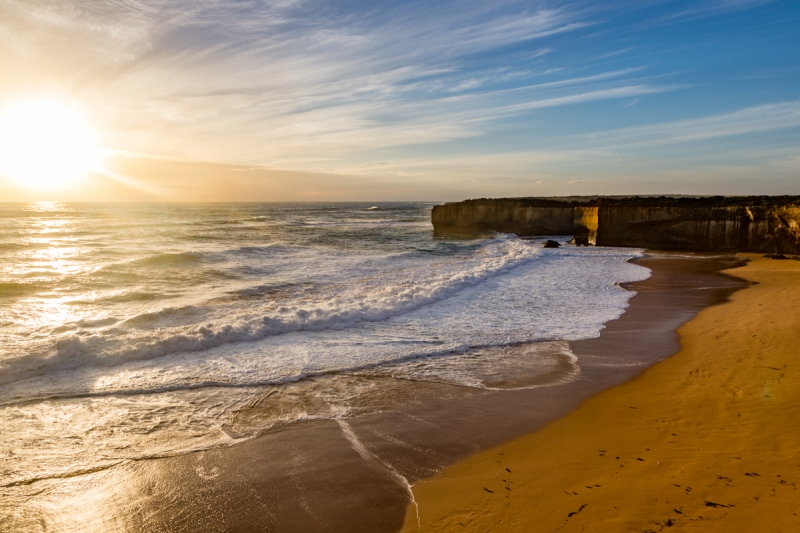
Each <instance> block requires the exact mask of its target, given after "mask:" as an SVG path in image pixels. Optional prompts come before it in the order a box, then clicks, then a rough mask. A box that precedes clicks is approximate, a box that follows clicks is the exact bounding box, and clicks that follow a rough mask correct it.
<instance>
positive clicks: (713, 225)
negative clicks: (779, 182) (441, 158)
mask: <svg viewBox="0 0 800 533" xmlns="http://www.w3.org/2000/svg"><path fill="white" fill-rule="evenodd" d="M432 221H433V225H434V229H435V230H436V231H439V232H443V231H444V232H446V231H454V230H455V231H485V230H494V231H500V232H505V233H516V234H517V235H520V236H534V235H574V236H575V238H576V242H578V243H585V244H596V245H598V246H635V247H641V248H654V249H663V250H695V251H724V252H735V251H740V252H764V253H776V252H780V253H790V254H800V197H797V196H782V197H770V196H754V197H722V196H717V197H698V198H690V197H678V198H672V197H660V198H651V197H631V198H609V197H606V198H603V197H599V198H598V197H593V198H586V199H581V198H567V199H543V198H514V199H498V200H489V199H482V200H468V201H465V202H458V203H450V204H445V205H442V206H436V207H434V209H433V214H432Z"/></svg>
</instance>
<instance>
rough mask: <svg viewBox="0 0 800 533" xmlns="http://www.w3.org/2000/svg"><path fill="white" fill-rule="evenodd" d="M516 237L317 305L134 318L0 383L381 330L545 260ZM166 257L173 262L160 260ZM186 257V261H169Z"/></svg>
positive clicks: (27, 364)
mask: <svg viewBox="0 0 800 533" xmlns="http://www.w3.org/2000/svg"><path fill="white" fill-rule="evenodd" d="M540 252H541V251H540V249H539V248H538V247H534V246H531V245H530V244H528V243H525V242H523V241H521V240H519V239H517V238H515V237H501V238H498V239H495V240H493V241H489V242H488V243H486V244H485V245H484V246H481V247H480V248H478V249H477V250H475V251H474V252H473V253H472V254H471V255H469V256H466V257H461V258H459V259H451V260H449V261H443V262H442V264H440V265H438V268H437V265H435V264H434V265H426V267H425V268H424V269H422V270H420V269H417V270H402V269H399V270H395V271H392V272H391V273H387V274H384V275H383V276H380V275H377V276H372V277H370V278H367V279H362V280H359V281H357V282H354V283H352V284H351V285H346V284H345V285H342V284H337V285H334V286H332V287H330V288H329V289H328V290H327V292H326V291H325V290H322V291H320V293H319V295H317V297H316V298H313V299H311V301H307V300H308V299H309V298H299V299H290V300H288V301H285V300H280V299H278V300H270V301H268V302H266V303H265V304H263V305H261V306H256V307H252V306H250V307H244V308H243V309H241V308H237V307H232V308H229V307H224V306H223V307H222V308H219V307H215V306H210V305H209V306H184V307H179V308H167V309H163V310H160V311H156V312H151V313H144V314H141V315H137V316H135V317H131V318H129V319H127V320H125V321H124V322H122V323H121V324H120V325H119V326H114V327H112V328H109V329H108V330H105V331H103V332H102V333H98V334H86V333H85V332H83V334H73V335H68V336H64V337H62V338H59V339H57V340H56V341H55V342H54V343H52V344H51V345H50V346H49V347H48V348H47V349H45V350H40V351H36V352H34V353H30V354H27V355H23V356H21V357H16V358H13V359H6V360H5V361H3V362H2V363H0V375H2V377H0V383H9V382H13V381H16V380H19V379H25V378H27V377H29V376H31V375H35V374H40V373H42V372H48V371H52V370H63V369H70V368H77V367H83V366H116V365H120V364H124V363H127V362H130V361H141V360H148V359H154V358H158V357H162V356H165V355H169V354H174V353H180V352H198V351H203V350H208V349H211V348H215V347H218V346H221V345H225V344H231V343H239V342H248V341H257V340H261V339H264V338H267V337H270V336H274V335H279V334H284V333H290V332H297V331H321V330H326V329H346V328H349V327H351V326H353V325H355V324H357V323H359V322H377V321H382V320H386V319H389V318H391V317H394V316H398V315H401V314H405V313H408V312H410V311H413V310H416V309H419V308H421V307H424V306H427V305H430V304H433V303H435V302H438V301H441V300H443V299H446V298H449V297H451V296H453V295H455V294H458V293H459V292H461V291H463V290H464V289H467V288H469V287H473V286H476V285H478V284H481V283H484V282H486V281H487V280H489V279H491V278H494V277H496V276H499V275H503V274H504V273H507V272H509V271H510V270H512V269H514V268H517V267H519V266H520V265H523V264H526V263H528V262H530V261H533V260H536V259H537V258H539V257H541V256H542V255H541V253H540ZM161 255H168V254H161ZM169 255H173V256H174V255H183V254H169Z"/></svg>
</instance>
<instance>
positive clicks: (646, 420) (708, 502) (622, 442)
mask: <svg viewBox="0 0 800 533" xmlns="http://www.w3.org/2000/svg"><path fill="white" fill-rule="evenodd" d="M748 257H752V258H753V259H754V261H753V262H751V263H749V264H748V265H746V266H745V267H742V268H737V269H733V270H730V271H728V273H730V274H732V275H735V276H738V277H741V278H744V279H747V280H750V281H753V282H756V283H758V284H757V285H754V286H752V287H749V288H747V289H744V290H742V291H739V292H737V293H735V294H734V295H733V296H732V298H731V301H730V302H726V303H724V304H722V305H719V306H716V307H712V308H709V309H706V310H704V311H702V312H701V313H700V314H699V315H698V316H697V317H696V318H695V319H693V320H691V321H690V322H688V323H687V324H685V325H684V326H683V327H681V328H680V329H679V334H680V337H681V346H682V348H681V350H680V352H679V353H678V354H676V355H675V356H673V357H671V358H669V359H667V360H665V361H662V362H660V363H658V364H657V365H655V366H653V367H652V368H650V369H648V370H647V371H646V372H645V373H644V374H642V375H641V376H640V377H638V378H636V379H634V380H633V381H631V382H629V383H626V384H624V385H620V386H618V387H615V388H612V389H609V390H607V391H604V392H602V393H600V394H598V395H596V396H594V397H592V398H591V399H589V400H587V401H586V402H584V403H583V404H582V405H581V406H580V407H579V408H578V409H577V410H576V411H574V412H572V413H571V414H569V415H568V416H566V417H565V418H563V419H561V420H558V421H556V422H553V423H551V424H549V425H548V426H546V427H545V428H543V429H542V430H540V431H537V432H535V433H532V434H530V435H526V436H523V437H521V438H518V439H515V440H513V441H511V442H508V443H507V444H504V445H502V446H498V447H496V448H492V449H489V450H486V451H484V452H481V453H479V454H477V455H475V456H473V457H471V458H469V459H467V460H465V461H463V462H460V463H457V464H455V465H453V466H451V467H448V468H447V469H445V470H444V471H443V472H442V473H441V474H440V475H438V476H436V477H434V478H432V479H429V480H424V481H420V482H419V483H417V485H416V486H415V487H414V495H415V498H416V501H417V504H418V506H419V523H420V524H421V530H422V531H424V532H426V533H427V532H438V531H442V532H445V531H447V532H449V531H476V532H489V531H497V532H500V531H519V532H537V531H548V532H550V531H559V532H572V531H575V532H577V531H601V532H617V531H620V532H625V531H636V532H646V531H662V530H666V531H670V532H672V531H724V532H731V531H742V532H762V531H770V532H778V531H780V532H786V533H788V532H792V531H800V491H799V490H798V487H799V486H800V262H797V261H776V260H767V259H761V258H755V257H754V256H748ZM417 530H418V518H417V515H416V507H415V506H414V505H410V506H409V508H408V512H407V515H406V522H405V527H404V530H403V531H407V532H413V531H417Z"/></svg>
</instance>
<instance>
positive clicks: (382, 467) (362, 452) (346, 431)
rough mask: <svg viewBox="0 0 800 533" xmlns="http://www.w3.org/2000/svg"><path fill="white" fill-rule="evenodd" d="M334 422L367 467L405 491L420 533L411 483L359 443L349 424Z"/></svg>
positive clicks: (420, 528)
mask: <svg viewBox="0 0 800 533" xmlns="http://www.w3.org/2000/svg"><path fill="white" fill-rule="evenodd" d="M336 422H337V423H338V424H339V427H340V428H342V434H343V435H344V438H345V439H347V442H349V443H350V447H351V448H353V450H354V451H355V452H356V453H357V454H358V455H359V456H360V457H361V459H362V460H363V461H364V463H365V464H366V465H367V466H368V467H371V468H373V469H375V470H377V471H378V472H382V473H384V474H388V475H389V477H390V478H392V479H393V480H395V481H397V483H399V484H400V486H402V487H403V488H405V489H406V493H408V497H409V499H410V500H411V503H413V504H414V509H415V510H416V514H417V530H418V531H421V530H422V522H421V521H420V518H419V505H417V500H416V499H415V498H414V491H413V487H412V485H411V483H409V482H408V480H407V479H406V478H405V476H404V475H403V474H401V473H400V472H398V471H397V470H395V469H394V468H392V465H390V464H389V463H387V462H385V461H383V460H382V459H381V458H380V457H378V456H377V455H375V454H374V453H372V452H371V451H369V450H368V449H367V447H366V446H365V445H364V443H363V442H361V440H360V439H359V438H358V436H357V435H356V434H355V432H354V431H353V428H352V427H350V424H348V423H347V422H346V421H344V420H342V419H341V418H339V419H337V420H336Z"/></svg>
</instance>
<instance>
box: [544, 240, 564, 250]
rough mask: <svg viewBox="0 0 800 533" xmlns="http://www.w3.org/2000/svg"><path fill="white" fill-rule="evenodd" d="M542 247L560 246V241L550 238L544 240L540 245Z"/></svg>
mask: <svg viewBox="0 0 800 533" xmlns="http://www.w3.org/2000/svg"><path fill="white" fill-rule="evenodd" d="M542 248H561V243H560V242H558V241H554V240H552V239H548V240H546V241H545V243H544V245H542Z"/></svg>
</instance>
